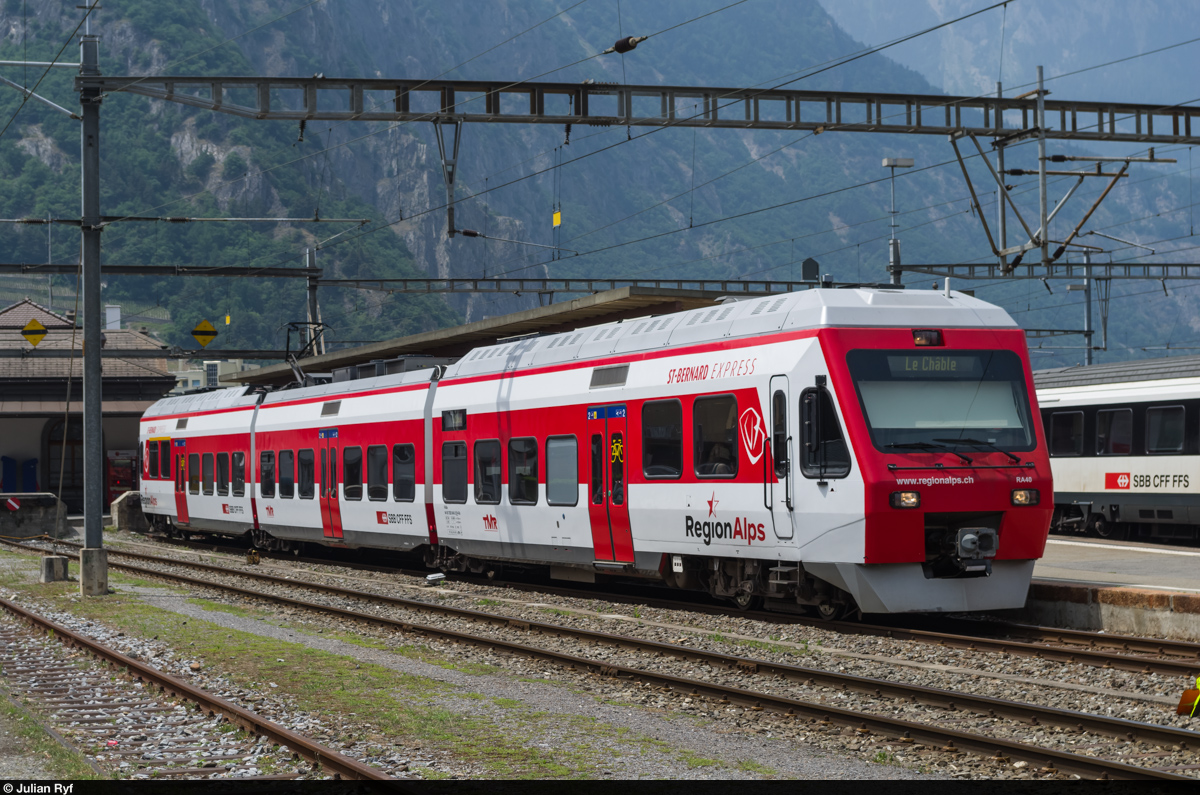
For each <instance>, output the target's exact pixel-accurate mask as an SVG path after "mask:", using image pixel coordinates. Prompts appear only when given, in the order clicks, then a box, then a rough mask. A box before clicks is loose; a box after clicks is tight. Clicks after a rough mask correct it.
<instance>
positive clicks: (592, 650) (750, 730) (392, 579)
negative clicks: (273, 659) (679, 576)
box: [137, 543, 1197, 778]
mask: <svg viewBox="0 0 1200 795" xmlns="http://www.w3.org/2000/svg"><path fill="white" fill-rule="evenodd" d="M137 546H139V547H140V546H145V545H144V544H142V543H138V544H137ZM153 551H154V552H155V553H156V554H159V555H163V556H166V557H175V558H177V559H179V560H180V561H181V565H186V564H187V563H188V562H191V561H197V560H200V559H201V558H202V559H204V560H206V561H208V562H215V563H220V564H222V565H226V566H229V567H230V568H235V569H237V568H241V567H242V566H243V564H244V561H241V560H239V558H237V557H234V556H230V555H220V554H204V555H197V554H196V553H194V552H189V553H181V552H180V551H179V550H178V549H172V548H169V547H168V548H164V547H162V546H160V545H154V550H153ZM139 565H148V564H144V563H139ZM154 565H156V564H150V566H151V567H153V566H154ZM245 569H246V570H247V571H263V572H264V573H273V574H276V575H277V576H288V577H293V578H296V579H304V580H311V581H320V582H326V583H329V584H339V585H343V586H347V587H352V588H356V589H359V590H366V591H372V592H376V593H380V594H385V595H390V596H401V597H406V598H420V599H423V600H425V601H438V602H442V603H445V604H448V605H453V606H455V607H466V608H471V609H476V610H481V611H484V612H488V613H494V614H503V615H509V616H512V617H515V618H521V619H524V620H533V621H542V622H547V623H554V624H562V625H567V626H574V627H579V628H584V629H592V630H600V631H606V632H618V633H621V634H627V635H633V636H637V637H644V638H647V639H652V640H657V641H660V642H667V643H677V644H685V645H688V646H694V647H697V648H703V649H709V650H713V651H719V652H723V653H726V654H736V655H739V656H747V657H756V658H759V659H768V660H772V661H778V662H785V663H790V664H793V665H803V666H808V667H814V668H823V669H827V670H833V671H838V672H845V673H853V674H857V675H860V676H869V677H876V678H885V679H891V680H894V681H898V682H905V683H916V684H922V685H926V686H931V687H938V688H942V689H949V690H963V691H969V692H972V693H978V694H981V695H990V696H994V697H1000V698H1007V699H1010V700H1015V701H1027V702H1034V703H1040V704H1046V705H1047V706H1054V707H1059V708H1066V709H1077V710H1080V711H1085V712H1091V713H1094V714H1107V715H1113V716H1117V717H1122V718H1127V719H1132V720H1142V721H1148V722H1157V723H1164V724H1168V725H1172V724H1173V725H1178V726H1180V727H1183V728H1194V727H1193V726H1191V725H1189V722H1188V721H1187V719H1186V718H1183V719H1175V717H1174V715H1173V712H1174V710H1173V709H1168V708H1167V705H1170V706H1173V704H1174V703H1175V700H1177V698H1178V695H1177V693H1178V690H1177V688H1178V683H1176V682H1175V681H1174V680H1172V679H1170V678H1169V677H1159V676H1157V675H1146V674H1130V673H1127V672H1121V671H1105V670H1103V669H1097V668H1094V667H1090V666H1086V665H1063V664H1062V663H1057V662H1049V661H1045V660H1039V659H1035V658H1021V657H1007V656H1003V655H997V654H993V653H988V652H982V651H970V650H962V649H947V648H941V647H937V646H931V645H928V644H924V643H918V642H913V641H900V640H894V639H887V638H879V637H870V636H854V635H846V634H840V633H836V632H832V631H830V630H825V629H821V628H815V627H806V626H802V625H790V626H789V625H787V624H776V623H767V622H762V621H757V620H753V619H749V618H742V617H739V616H736V615H733V616H723V615H709V614H704V613H699V612H694V611H686V610H669V609H662V608H648V607H645V606H637V605H630V604H623V603H620V602H610V601H606V600H604V599H603V598H602V597H599V596H598V597H597V598H572V597H563V596H558V595H555V596H552V597H551V596H548V595H545V594H542V595H539V594H536V593H526V592H523V591H516V590H514V589H511V588H506V587H503V586H497V585H490V584H486V583H479V582H474V581H471V582H465V581H459V582H454V583H453V584H446V585H445V587H442V588H436V589H425V588H420V587H418V586H416V583H417V582H419V580H418V579H417V578H411V577H404V576H402V575H397V574H392V573H379V572H370V571H353V572H349V571H347V569H345V568H344V567H340V566H336V565H324V564H312V563H298V564H289V563H282V562H277V561H269V562H266V561H264V565H262V566H256V567H245ZM201 576H204V577H213V576H214V575H212V574H211V573H204V574H202V575H201ZM216 579H218V580H222V581H224V578H222V577H216ZM229 581H230V582H236V581H237V580H236V578H229ZM244 582H245V581H244V580H242V581H241V584H244ZM256 587H259V586H256ZM261 588H262V590H266V591H271V592H278V593H285V592H288V593H290V595H299V596H301V598H304V599H306V600H309V601H314V602H321V603H328V604H337V605H339V606H343V607H347V608H350V609H354V610H359V611H362V612H383V613H385V614H387V615H389V616H391V617H394V618H403V619H404V620H411V621H413V622H415V623H429V624H438V625H443V626H447V625H449V626H453V627H454V628H456V629H461V630H463V631H468V632H471V633H474V634H485V635H489V636H495V637H501V636H503V637H505V638H506V639H510V640H513V639H518V635H519V634H520V633H504V632H501V631H500V630H498V629H497V628H495V627H487V626H486V625H482V624H477V623H473V622H469V621H464V620H461V619H447V618H445V617H435V616H432V615H429V614H424V615H422V614H420V613H419V612H418V611H412V613H411V614H409V611H408V610H405V609H398V608H395V607H392V606H388V607H386V608H380V607H378V606H376V607H375V609H370V608H366V606H365V604H364V603H363V602H361V601H359V600H352V599H340V598H337V597H332V596H329V595H323V594H313V593H311V592H308V593H297V592H296V591H295V590H294V589H292V588H282V587H279V586H269V585H268V586H261ZM205 596H206V597H207V598H210V599H212V600H214V601H218V602H225V603H230V604H236V605H239V606H242V607H246V606H251V607H254V606H259V607H261V604H258V605H255V604H253V603H251V602H248V601H246V600H241V599H239V598H237V597H233V596H230V595H228V594H223V593H220V592H218V591H215V590H214V591H209V592H206V593H205ZM539 598H540V601H538V600H539ZM187 607H188V608H190V609H191V610H197V609H199V608H196V607H195V606H191V605H189V606H187ZM272 610H274V612H276V614H277V615H279V616H280V617H281V618H282V617H284V616H286V620H287V621H288V622H289V624H292V625H295V626H300V625H307V624H314V625H320V624H322V623H327V622H328V620H327V619H326V620H323V619H320V618H316V617H314V614H312V613H311V612H309V611H291V610H288V609H281V608H272ZM202 617H204V618H206V619H207V620H210V621H211V620H214V614H212V613H204V614H203V616H202ZM220 618H221V620H222V621H224V620H225V619H226V618H228V617H227V616H224V615H222V616H221V617H220ZM253 623H258V624H259V627H260V628H261V627H262V622H253ZM333 623H336V621H335V622H333ZM343 629H344V628H343ZM283 631H284V632H285V633H286V632H289V631H290V630H283ZM363 634H369V635H372V636H382V637H387V635H388V634H389V633H388V632H387V631H386V630H377V629H371V630H366V631H364V632H363ZM285 639H289V640H290V639H293V638H291V637H287V638H285ZM520 639H521V640H524V641H530V640H531V639H530V638H529V636H528V635H526V636H525V637H524V638H520ZM320 640H322V641H329V639H327V638H320ZM408 642H412V639H411V638H410V639H408ZM419 642H424V641H423V640H422V641H419ZM532 642H534V643H535V645H543V646H546V647H548V648H555V649H558V650H571V651H573V652H574V653H580V654H582V656H588V657H591V658H593V659H611V661H612V662H614V663H617V664H621V663H628V664H631V665H635V666H636V667H643V668H649V669H654V670H660V671H664V672H668V673H676V674H682V675H691V676H698V677H699V678H713V676H712V675H713V674H714V672H712V671H708V672H705V671H697V670H694V666H692V665H691V664H687V663H683V662H682V660H680V661H675V660H672V659H670V658H668V659H666V660H661V659H660V660H651V661H649V664H648V661H647V660H644V659H636V660H635V659H631V654H632V653H630V652H627V651H624V650H622V651H614V650H611V649H609V650H605V649H604V647H602V646H589V647H587V648H586V650H581V649H577V648H573V647H572V646H571V644H572V643H577V642H575V641H565V640H564V641H561V642H556V641H555V640H554V639H547V638H545V637H543V636H536V641H532ZM350 645H351V646H353V644H350ZM428 646H429V647H430V648H432V649H434V650H436V651H445V652H446V653H447V654H449V655H452V656H453V657H454V658H455V659H460V660H465V661H478V662H486V663H490V664H493V665H500V666H502V667H504V668H505V669H506V670H507V671H508V672H511V673H513V674H517V675H525V676H527V677H528V675H529V673H530V672H531V671H532V673H533V674H534V675H535V676H540V677H542V678H546V679H550V680H571V679H572V678H573V676H574V674H568V675H566V676H564V675H563V672H561V671H558V672H557V673H556V671H555V670H545V671H539V670H536V669H537V668H538V666H539V665H542V667H544V668H547V669H554V668H555V667H554V666H551V665H548V664H539V663H536V662H532V661H528V660H526V661H524V662H522V661H521V660H518V659H516V658H513V657H510V656H507V655H503V656H497V655H495V654H491V653H489V652H488V651H486V650H483V649H479V648H477V647H470V646H459V645H454V646H452V647H450V646H448V645H445V644H439V643H437V642H431V643H428ZM443 646H446V647H445V648H443ZM352 651H353V652H355V654H358V653H362V652H363V651H364V650H363V649H361V648H360V647H357V646H354V647H353V649H352ZM365 651H369V650H365ZM339 653H340V652H339ZM401 659H404V661H405V663H407V664H413V663H414V661H412V660H408V659H407V658H401ZM416 664H418V665H423V664H421V663H416ZM433 668H434V669H435V670H434V671H432V672H431V673H433V674H437V676H434V677H433V678H443V677H445V676H446V675H447V672H446V670H445V669H442V668H437V667H436V666H433ZM526 669H531V670H526ZM451 673H453V672H451ZM706 673H707V674H709V675H708V676H706V675H705V674H706ZM717 678H720V679H721V681H722V682H723V683H725V684H733V685H738V686H744V687H748V688H751V689H759V690H764V691H769V692H780V693H781V694H784V695H790V696H792V697H798V698H803V699H805V700H820V701H826V700H828V703H831V704H834V705H837V706H840V707H850V708H860V709H863V710H864V711H882V712H886V713H892V714H897V715H899V714H900V712H901V711H903V712H904V713H905V714H903V717H906V718H908V719H917V720H922V719H923V720H925V721H929V720H930V719H932V720H933V721H935V722H937V723H939V724H941V725H946V726H953V727H954V728H959V729H964V730H969V731H983V733H992V734H995V735H997V736H1004V737H1008V738H1010V739H1015V740H1018V741H1022V742H1033V743H1035V744H1038V745H1045V746H1047V747H1058V748H1060V749H1062V750H1067V751H1071V752H1074V753H1085V754H1090V755H1100V756H1105V757H1109V758H1118V759H1120V760H1121V761H1123V762H1126V763H1131V764H1139V765H1150V766H1154V767H1175V766H1179V767H1180V768H1183V769H1180V772H1187V773H1192V774H1194V768H1195V765H1196V762H1197V759H1196V756H1195V755H1194V753H1187V752H1184V753H1182V754H1180V753H1179V752H1180V751H1181V750H1182V749H1178V748H1173V749H1158V748H1155V747H1152V746H1146V745H1144V744H1140V743H1139V744H1132V743H1130V744H1127V746H1126V747H1123V748H1120V749H1119V751H1118V752H1117V753H1113V748H1112V746H1113V745H1114V743H1113V742H1112V741H1111V740H1110V739H1108V738H1102V737H1094V736H1091V735H1075V734H1073V733H1070V732H1060V731H1057V730H1054V729H1042V728H1040V727H1039V728H1037V729H1033V728H1028V727H1026V728H1020V727H1018V728H1017V729H1015V730H1000V731H997V730H996V729H995V727H994V726H993V727H990V728H991V731H989V726H988V725H987V723H988V722H987V721H986V720H984V721H980V720H979V719H978V718H976V717H975V716H971V715H969V714H962V713H959V714H947V713H946V711H945V710H936V709H933V708H917V709H916V710H915V711H916V712H931V713H934V714H930V715H926V716H924V717H923V718H922V717H917V716H916V715H913V714H908V713H909V712H911V711H912V710H908V709H907V708H905V709H904V710H897V709H893V708H892V707H891V706H890V705H887V707H886V708H883V709H881V706H884V705H881V704H879V703H872V702H871V700H870V699H869V698H864V697H862V696H860V695H855V694H848V693H840V692H834V691H829V690H823V689H820V688H809V689H807V691H806V692H796V691H795V689H794V686H787V685H781V686H779V687H774V686H772V685H770V684H769V683H764V682H763V681H761V680H759V681H756V680H755V678H754V677H741V676H738V675H736V674H735V675H734V676H732V677H731V676H730V675H729V674H728V673H726V672H724V671H722V672H719V674H717ZM443 680H444V681H448V680H445V679H443ZM468 681H470V682H471V683H472V684H477V683H478V682H479V681H480V679H479V678H478V677H474V676H469V677H468ZM510 684H511V682H510ZM525 684H527V683H524V682H517V683H516V686H517V687H518V690H519V689H520V688H521V687H522V686H524V685H525ZM574 684H575V685H580V684H581V682H575V683H574ZM789 687H791V689H789ZM583 689H585V690H587V691H588V692H591V693H592V694H593V696H596V697H600V698H603V699H606V700H610V701H616V702H619V703H623V704H631V705H634V704H635V705H639V707H640V708H641V709H642V710H648V711H650V712H656V711H658V712H662V713H664V714H677V715H678V714H682V715H685V716H691V717H690V718H689V720H692V721H693V722H694V721H699V720H705V719H707V720H711V721H712V722H713V723H714V724H717V725H719V726H721V727H722V728H721V729H720V730H721V731H723V732H730V731H732V732H735V733H737V734H739V735H743V736H746V735H748V736H752V737H753V736H762V735H767V736H772V737H783V738H787V739H789V740H791V741H800V742H802V743H805V744H813V745H818V746H820V747H822V748H827V749H829V750H831V751H834V752H835V753H839V754H843V755H844V754H846V752H847V751H849V752H851V755H861V754H863V753H865V752H866V751H868V750H869V751H872V752H876V749H878V748H880V746H879V744H878V743H877V742H876V743H868V742H866V741H864V740H863V738H861V737H856V736H855V735H854V732H852V731H849V730H846V735H845V736H839V733H838V732H837V731H836V730H833V731H831V730H816V731H813V730H812V729H811V727H791V726H784V727H781V726H778V725H772V723H771V722H770V721H769V720H767V719H766V717H764V716H763V715H753V714H748V713H745V714H744V713H743V711H742V710H740V709H737V708H724V709H722V708H716V709H714V706H713V704H711V703H710V702H708V701H707V700H704V699H696V703H692V702H691V700H689V699H683V700H682V703H681V700H680V699H679V698H678V697H675V696H664V695H661V694H658V693H655V692H653V691H650V690H649V688H646V687H644V686H639V685H634V684H630V683H627V682H622V683H620V684H612V685H609V684H604V683H601V684H595V683H590V682H589V683H587V684H586V685H585V686H584V687H583ZM559 690H562V688H559ZM1172 693H1174V696H1173V697H1172V696H1171V695H1169V694H1172ZM498 697H500V698H516V699H518V700H526V699H525V698H522V697H521V696H519V695H517V696H513V695H505V696H498ZM593 701H594V699H593ZM538 705H539V707H540V697H539V702H538ZM478 709H479V704H478V702H477V701H476V702H473V703H469V704H466V705H464V711H465V713H466V714H478ZM473 710H474V711H473ZM489 714H493V713H489ZM562 714H569V713H562ZM1168 716H1169V717H1168ZM1181 720H1182V722H1181ZM678 723H679V721H674V722H673V724H672V725H678ZM727 736H728V735H727ZM548 739H550V740H551V742H550V743H547V745H549V746H550V747H557V744H558V743H561V742H562V738H561V737H555V738H548ZM723 742H728V741H727V740H723ZM703 747H704V750H703V751H696V752H693V753H704V754H706V755H707V756H710V757H711V756H713V754H712V748H713V746H712V745H704V746H703ZM914 750H921V749H920V747H919V746H918V747H917V748H916V749H914V748H913V746H911V745H910V746H907V747H905V746H898V747H896V748H893V747H892V746H886V748H883V749H881V750H879V751H878V752H877V756H878V757H882V759H881V761H885V760H886V761H889V762H893V763H896V764H900V765H905V764H917V765H921V766H928V767H930V768H932V769H935V770H937V771H938V772H941V773H943V774H948V775H952V776H955V777H964V776H969V777H1005V778H1006V777H1022V778H1023V777H1029V776H1030V775H1037V774H1038V771H1036V770H1034V769H1033V768H1031V767H1029V766H1026V765H1024V764H1023V763H1020V762H1018V763H1015V764H1012V765H1003V764H997V763H995V762H992V763H990V764H989V763H987V762H986V761H985V760H981V759H972V758H971V757H969V756H968V757H955V758H953V760H952V761H950V762H949V763H947V762H946V761H945V760H937V759H935V758H931V756H930V755H928V754H925V755H914V753H913V751H914ZM943 756H944V755H943ZM933 757H936V754H934V755H933ZM868 758H869V755H868ZM873 767H876V766H873ZM1189 768H1191V769H1189ZM897 770H898V769H897V768H896V767H890V768H888V771H889V772H888V777H894V776H895V773H896V772H897ZM693 772H694V771H693ZM704 772H705V773H707V774H708V776H706V777H717V776H714V775H713V774H714V771H711V770H708V771H704ZM739 772H743V773H744V771H739ZM778 772H779V774H781V775H800V774H797V773H788V772H786V771H785V770H782V769H780V770H778ZM670 775H677V774H670Z"/></svg>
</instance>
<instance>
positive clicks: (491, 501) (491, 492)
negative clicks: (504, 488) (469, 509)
mask: <svg viewBox="0 0 1200 795" xmlns="http://www.w3.org/2000/svg"><path fill="white" fill-rule="evenodd" d="M500 465H501V463H500V441H499V440H497V439H489V440H488V441H486V442H476V443H475V502H476V503H477V504H479V505H499V504H500V488H501V472H500Z"/></svg>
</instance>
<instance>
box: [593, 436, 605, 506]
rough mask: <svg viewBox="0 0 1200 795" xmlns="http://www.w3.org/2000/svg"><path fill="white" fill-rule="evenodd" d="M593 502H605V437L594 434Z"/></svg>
mask: <svg viewBox="0 0 1200 795" xmlns="http://www.w3.org/2000/svg"><path fill="white" fill-rule="evenodd" d="M592 504H594V505H603V504H604V437H603V436H601V435H600V434H598V433H596V434H592Z"/></svg>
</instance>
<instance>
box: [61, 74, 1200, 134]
mask: <svg viewBox="0 0 1200 795" xmlns="http://www.w3.org/2000/svg"><path fill="white" fill-rule="evenodd" d="M75 87H76V89H77V90H80V91H82V90H84V89H94V90H97V91H99V92H101V93H103V94H112V93H117V92H123V93H129V94H138V95H141V96H145V97H150V98H152V99H161V100H165V101H167V102H177V103H180V104H183V105H191V106H192V107H197V108H204V109H207V110H213V111H218V112H220V113H228V114H232V115H234V116H242V117H244V118H249V119H275V120H291V121H314V120H328V121H401V122H412V121H429V122H434V121H436V122H440V123H446V122H452V121H460V122H487V123H493V124H494V123H508V124H557V125H565V124H583V125H589V126H594V127H607V126H614V125H617V126H626V125H629V126H636V127H662V126H678V127H724V128H732V129H739V130H743V129H755V130H812V131H814V132H827V131H834V130H839V131H844V132H874V133H908V134H920V135H949V134H951V133H962V134H970V135H977V136H994V135H997V134H1003V132H1002V131H1005V130H1007V131H1008V132H1012V131H1013V130H1018V129H1019V130H1028V129H1030V128H1032V127H1034V126H1036V125H1035V123H1034V122H1033V119H1034V118H1036V114H1037V110H1038V103H1037V100H1036V99H1031V98H1027V97H1026V98H1005V97H994V96H974V97H968V96H947V95H941V94H892V93H881V92H861V91H807V90H806V91H800V90H794V89H764V88H720V87H714V86H652V85H613V84H607V83H591V82H588V83H545V82H516V83H514V82H512V81H502V80H501V81H480V80H395V79H371V80H365V79H364V80H359V79H344V78H327V77H310V78H305V77H199V76H185V75H176V76H160V77H118V76H102V75H80V76H79V77H78V78H77V79H76V81H75ZM556 100H557V103H556ZM556 104H557V105H558V107H555V105H556ZM693 107H695V110H693V109H692V108H693ZM1044 126H1045V130H1046V137H1047V138H1053V139H1063V140H1074V141H1116V142H1136V143H1147V144H1197V143H1200V107H1192V106H1187V105H1158V104H1136V103H1118V102H1094V101H1093V102H1080V101H1073V100H1046V101H1045V125H1044Z"/></svg>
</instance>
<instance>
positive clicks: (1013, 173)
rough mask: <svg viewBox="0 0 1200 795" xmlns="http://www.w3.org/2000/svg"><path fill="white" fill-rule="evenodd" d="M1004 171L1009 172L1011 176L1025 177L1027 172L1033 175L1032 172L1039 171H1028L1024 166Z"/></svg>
mask: <svg viewBox="0 0 1200 795" xmlns="http://www.w3.org/2000/svg"><path fill="white" fill-rule="evenodd" d="M1004 173H1005V174H1008V175H1009V176H1010V177H1023V176H1025V175H1026V174H1030V175H1032V174H1036V173H1037V172H1036V171H1026V170H1025V169H1023V168H1010V169H1008V170H1007V171H1005V172H1004Z"/></svg>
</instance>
